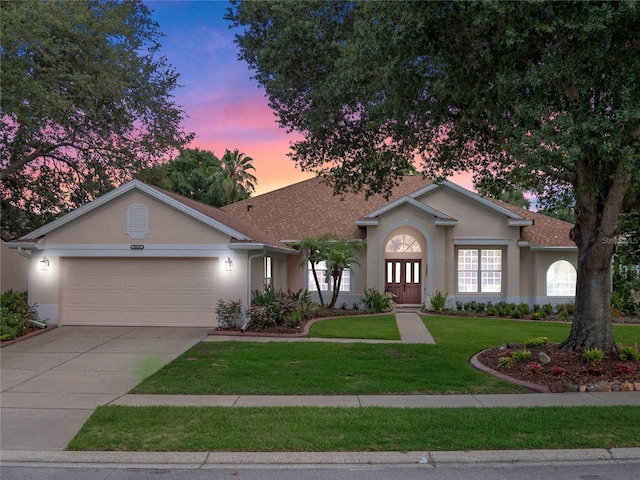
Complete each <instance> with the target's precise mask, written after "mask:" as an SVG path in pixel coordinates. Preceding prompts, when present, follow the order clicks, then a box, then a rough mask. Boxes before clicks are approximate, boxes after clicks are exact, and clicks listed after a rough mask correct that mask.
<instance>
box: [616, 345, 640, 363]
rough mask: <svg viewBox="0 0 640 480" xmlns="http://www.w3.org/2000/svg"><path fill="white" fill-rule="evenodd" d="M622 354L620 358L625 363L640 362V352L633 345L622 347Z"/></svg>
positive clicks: (619, 355)
mask: <svg viewBox="0 0 640 480" xmlns="http://www.w3.org/2000/svg"><path fill="white" fill-rule="evenodd" d="M619 349H620V352H619V353H618V358H619V359H620V360H622V361H623V362H638V361H640V350H638V347H636V346H633V345H620V346H619Z"/></svg>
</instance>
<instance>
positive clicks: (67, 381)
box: [11, 371, 140, 394]
mask: <svg viewBox="0 0 640 480" xmlns="http://www.w3.org/2000/svg"><path fill="white" fill-rule="evenodd" d="M139 381H140V378H139V377H136V375H134V373H132V372H95V371H93V372H64V371H55V372H53V371H51V372H44V373H42V374H40V375H38V376H37V377H35V378H32V379H31V380H27V381H26V382H23V383H21V384H20V385H17V386H16V387H14V388H12V389H11V391H12V392H30V393H35V394H48V393H120V394H123V393H126V392H128V391H129V390H131V389H132V388H133V387H135V386H136V384H137V383H138V382H139Z"/></svg>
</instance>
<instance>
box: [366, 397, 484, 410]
mask: <svg viewBox="0 0 640 480" xmlns="http://www.w3.org/2000/svg"><path fill="white" fill-rule="evenodd" d="M359 398H360V405H362V406H363V407H391V408H450V407H481V406H482V405H481V404H480V402H478V401H477V400H476V399H475V398H473V397H472V396H471V395H360V397H359Z"/></svg>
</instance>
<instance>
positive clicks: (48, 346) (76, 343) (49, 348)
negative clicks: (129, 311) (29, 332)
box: [2, 328, 109, 355]
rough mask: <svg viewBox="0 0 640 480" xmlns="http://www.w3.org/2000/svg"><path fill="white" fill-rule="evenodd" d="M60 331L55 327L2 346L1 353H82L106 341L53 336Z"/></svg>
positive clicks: (104, 339)
mask: <svg viewBox="0 0 640 480" xmlns="http://www.w3.org/2000/svg"><path fill="white" fill-rule="evenodd" d="M58 331H62V330H61V329H59V328H56V329H55V330H53V331H52V332H51V333H47V334H44V335H38V336H37V337H33V338H30V339H28V340H24V341H22V342H17V343H14V344H13V345H8V346H6V347H3V348H2V355H4V354H5V353H11V352H22V353H83V352H87V351H89V350H91V349H94V348H96V347H98V346H99V345H102V344H103V343H105V342H107V341H108V340H109V339H108V338H100V337H98V338H96V337H78V336H76V337H73V338H60V337H55V338H54V337H53V336H52V335H54V334H55V332H58Z"/></svg>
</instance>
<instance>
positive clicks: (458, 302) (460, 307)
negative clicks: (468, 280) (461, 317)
mask: <svg viewBox="0 0 640 480" xmlns="http://www.w3.org/2000/svg"><path fill="white" fill-rule="evenodd" d="M463 307H464V304H463V303H462V302H461V301H460V300H456V310H458V311H459V312H460V311H462V308H463Z"/></svg>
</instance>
